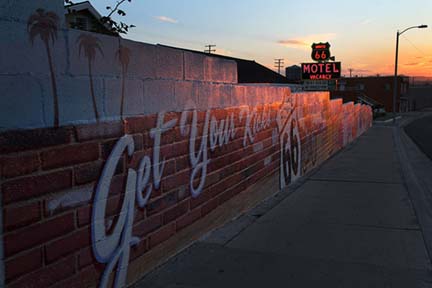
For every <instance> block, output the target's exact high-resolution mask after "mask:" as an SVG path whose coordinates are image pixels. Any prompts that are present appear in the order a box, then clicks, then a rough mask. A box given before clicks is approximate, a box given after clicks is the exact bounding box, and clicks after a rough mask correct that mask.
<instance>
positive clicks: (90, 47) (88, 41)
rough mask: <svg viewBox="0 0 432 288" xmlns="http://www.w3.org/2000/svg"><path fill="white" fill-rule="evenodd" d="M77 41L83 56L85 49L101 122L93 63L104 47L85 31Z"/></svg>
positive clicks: (91, 90)
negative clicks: (95, 90)
mask: <svg viewBox="0 0 432 288" xmlns="http://www.w3.org/2000/svg"><path fill="white" fill-rule="evenodd" d="M77 42H79V55H80V56H81V50H84V56H85V57H87V63H88V71H89V78H90V93H91V97H92V102H93V111H94V114H95V117H96V121H97V122H99V113H98V109H97V103H96V97H95V93H94V85H93V72H92V63H93V62H94V60H95V58H96V53H97V51H99V52H100V53H101V54H102V55H103V52H102V48H101V46H100V45H99V44H100V40H99V39H98V38H97V37H95V36H93V35H91V34H84V33H83V34H81V35H80V36H79V37H78V39H77Z"/></svg>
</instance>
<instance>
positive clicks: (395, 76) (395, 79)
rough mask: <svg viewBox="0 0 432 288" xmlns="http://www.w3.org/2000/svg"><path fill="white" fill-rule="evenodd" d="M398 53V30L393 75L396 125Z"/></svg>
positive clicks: (394, 119) (394, 121) (394, 120)
mask: <svg viewBox="0 0 432 288" xmlns="http://www.w3.org/2000/svg"><path fill="white" fill-rule="evenodd" d="M398 51H399V30H398V31H397V32H396V57H395V74H394V84H393V124H396V95H397V67H398Z"/></svg>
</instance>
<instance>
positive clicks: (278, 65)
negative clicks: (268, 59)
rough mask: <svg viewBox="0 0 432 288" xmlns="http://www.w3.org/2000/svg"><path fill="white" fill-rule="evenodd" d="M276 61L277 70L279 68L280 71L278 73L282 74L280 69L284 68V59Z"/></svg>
mask: <svg viewBox="0 0 432 288" xmlns="http://www.w3.org/2000/svg"><path fill="white" fill-rule="evenodd" d="M274 61H275V68H277V69H278V73H279V74H280V69H281V68H282V66H283V64H284V63H283V62H284V59H282V58H279V59H274Z"/></svg>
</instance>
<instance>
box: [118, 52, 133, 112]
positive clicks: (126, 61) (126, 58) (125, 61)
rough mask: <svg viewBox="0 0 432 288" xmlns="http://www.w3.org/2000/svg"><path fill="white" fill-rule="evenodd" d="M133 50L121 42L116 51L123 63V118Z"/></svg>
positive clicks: (121, 99) (121, 105)
mask: <svg viewBox="0 0 432 288" xmlns="http://www.w3.org/2000/svg"><path fill="white" fill-rule="evenodd" d="M130 54H131V51H130V49H129V48H127V47H126V46H124V45H122V44H120V46H119V49H118V50H117V52H116V56H117V58H118V60H119V62H120V65H121V75H122V81H121V95H120V119H122V120H123V115H124V101H125V100H124V98H125V85H126V74H127V70H128V66H129V62H130Z"/></svg>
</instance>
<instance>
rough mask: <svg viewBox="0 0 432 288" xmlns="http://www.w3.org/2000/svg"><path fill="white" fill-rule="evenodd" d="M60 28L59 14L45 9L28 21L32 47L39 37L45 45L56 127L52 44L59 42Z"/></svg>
mask: <svg viewBox="0 0 432 288" xmlns="http://www.w3.org/2000/svg"><path fill="white" fill-rule="evenodd" d="M58 27H59V17H58V16H57V14H55V13H54V12H51V11H48V12H45V10H44V9H37V10H36V12H35V13H33V14H32V15H30V17H29V18H28V20H27V32H28V33H29V36H30V41H31V43H32V45H33V44H34V40H35V38H36V37H37V36H39V37H40V39H41V40H42V42H43V43H44V44H45V49H46V53H47V56H48V64H49V69H50V74H51V88H52V94H53V102H54V127H58V126H59V105H58V95H57V84H56V78H55V72H54V65H53V61H52V55H51V47H50V42H51V45H52V44H54V42H55V40H57V30H58Z"/></svg>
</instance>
